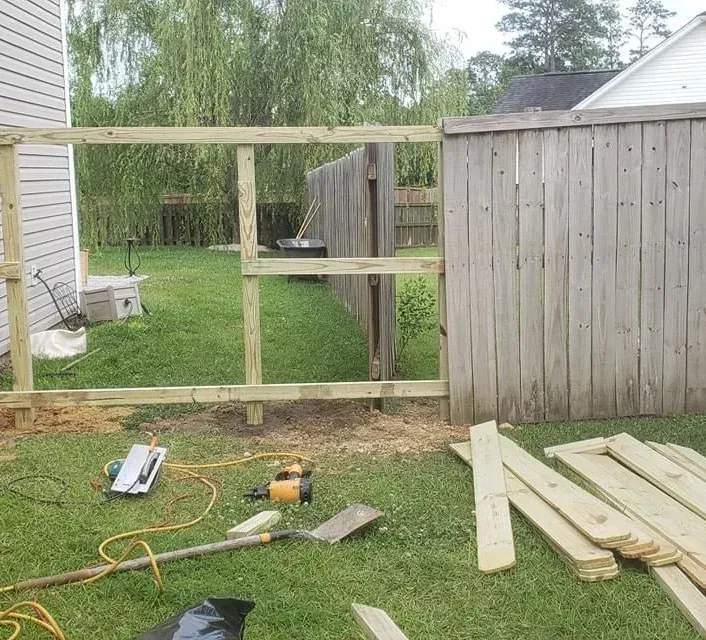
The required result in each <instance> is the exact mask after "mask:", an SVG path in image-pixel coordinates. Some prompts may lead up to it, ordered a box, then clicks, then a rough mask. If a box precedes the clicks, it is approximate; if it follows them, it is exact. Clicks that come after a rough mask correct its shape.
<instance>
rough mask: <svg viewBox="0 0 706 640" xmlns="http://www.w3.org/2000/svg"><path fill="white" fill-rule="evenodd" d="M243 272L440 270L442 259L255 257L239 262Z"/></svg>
mask: <svg viewBox="0 0 706 640" xmlns="http://www.w3.org/2000/svg"><path fill="white" fill-rule="evenodd" d="M242 269H243V275H248V276H282V275H308V274H329V275H340V274H376V273H393V274H394V273H437V274H438V273H443V271H444V260H443V258H259V259H257V260H249V261H245V262H243V264H242Z"/></svg>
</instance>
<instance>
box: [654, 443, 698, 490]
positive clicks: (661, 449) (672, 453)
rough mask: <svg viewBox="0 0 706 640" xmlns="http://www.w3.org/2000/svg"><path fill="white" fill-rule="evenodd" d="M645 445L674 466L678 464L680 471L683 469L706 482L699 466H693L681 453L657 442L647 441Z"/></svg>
mask: <svg viewBox="0 0 706 640" xmlns="http://www.w3.org/2000/svg"><path fill="white" fill-rule="evenodd" d="M645 444H646V445H647V446H648V447H650V448H651V449H654V450H655V451H656V452H657V453H659V454H661V455H663V456H664V457H665V458H669V459H670V460H671V461H672V462H673V463H674V464H678V465H679V466H680V467H681V468H682V469H685V470H686V471H688V472H689V473H692V474H693V475H695V476H696V477H697V478H700V479H701V480H704V481H706V471H705V470H704V469H702V468H701V467H700V466H699V465H697V464H694V463H693V462H692V461H691V460H690V459H689V458H688V457H686V456H685V455H684V454H683V453H681V452H679V451H677V450H676V449H672V448H671V447H670V446H668V445H666V444H660V443H659V442H649V441H648V442H645Z"/></svg>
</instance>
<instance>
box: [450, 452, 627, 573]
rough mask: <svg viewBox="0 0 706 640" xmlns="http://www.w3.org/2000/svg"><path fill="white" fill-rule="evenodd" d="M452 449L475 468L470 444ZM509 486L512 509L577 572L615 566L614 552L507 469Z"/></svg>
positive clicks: (506, 481) (508, 495)
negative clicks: (597, 541)
mask: <svg viewBox="0 0 706 640" xmlns="http://www.w3.org/2000/svg"><path fill="white" fill-rule="evenodd" d="M449 448H450V449H451V451H453V452H454V453H455V454H456V455H457V456H458V457H459V458H461V460H463V461H464V462H465V463H466V464H467V465H469V466H473V465H472V458H471V443H470V442H458V443H455V444H451V445H449ZM505 486H506V488H507V497H508V499H509V501H510V503H511V504H512V506H513V507H515V509H517V511H519V512H520V513H521V514H522V515H523V516H524V517H525V518H527V520H529V521H530V522H531V523H532V524H533V525H534V526H535V527H536V528H537V529H538V530H539V532H540V533H541V534H542V535H543V536H544V537H545V538H546V539H547V540H548V541H549V543H550V544H551V545H552V547H553V548H554V549H556V550H557V551H558V552H559V553H560V554H561V555H562V556H564V557H565V558H566V559H567V561H568V562H569V563H570V564H571V565H573V566H575V567H576V568H577V569H606V568H607V569H609V568H611V567H612V566H614V565H615V556H614V555H613V553H612V552H611V551H609V550H607V549H602V548H601V547H599V546H598V545H597V544H595V543H594V542H591V541H590V540H589V539H588V538H587V537H586V536H584V535H583V534H582V533H581V532H580V531H579V530H578V529H576V528H575V527H574V526H573V525H572V524H571V523H570V522H569V521H568V520H566V519H565V518H563V517H562V516H561V515H559V513H557V512H556V511H555V510H554V509H553V508H552V507H551V506H550V505H549V504H547V503H546V502H545V501H544V500H542V499H541V498H540V497H539V496H538V495H537V494H535V493H534V492H533V491H532V490H531V489H530V488H529V487H528V486H527V485H526V484H524V483H523V482H522V481H521V480H520V479H519V478H518V477H517V476H516V475H515V474H514V473H512V471H510V470H509V469H507V468H506V469H505Z"/></svg>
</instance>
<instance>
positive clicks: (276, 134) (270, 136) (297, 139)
mask: <svg viewBox="0 0 706 640" xmlns="http://www.w3.org/2000/svg"><path fill="white" fill-rule="evenodd" d="M439 140H441V131H440V129H439V128H438V127H435V126H433V125H412V126H387V127H383V126H371V127H368V126H358V127H71V128H61V127H57V128H53V129H32V128H17V129H0V145H5V144H243V145H251V144H321V143H331V142H333V143H339V144H358V143H364V142H438V141H439Z"/></svg>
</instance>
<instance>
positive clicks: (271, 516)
mask: <svg viewBox="0 0 706 640" xmlns="http://www.w3.org/2000/svg"><path fill="white" fill-rule="evenodd" d="M281 519H282V514H281V513H280V512H279V511H260V513H256V514H255V515H254V516H252V517H251V518H248V519H247V520H245V521H243V522H241V523H240V524H237V525H235V526H234V527H233V528H232V529H229V530H228V533H227V534H226V538H228V540H236V539H238V538H245V537H247V536H254V535H255V534H257V533H264V532H265V531H269V530H270V529H272V527H274V526H275V525H276V524H277V523H278V522H279V521H280V520H281Z"/></svg>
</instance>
